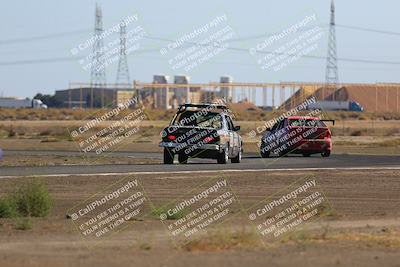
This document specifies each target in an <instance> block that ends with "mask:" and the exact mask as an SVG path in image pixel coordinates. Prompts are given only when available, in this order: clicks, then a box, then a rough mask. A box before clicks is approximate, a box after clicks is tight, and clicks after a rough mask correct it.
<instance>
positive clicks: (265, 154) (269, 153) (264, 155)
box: [260, 149, 271, 159]
mask: <svg viewBox="0 0 400 267" xmlns="http://www.w3.org/2000/svg"><path fill="white" fill-rule="evenodd" d="M260 154H261V157H262V158H264V159H265V158H269V156H270V155H271V151H265V150H264V149H261V150H260Z"/></svg>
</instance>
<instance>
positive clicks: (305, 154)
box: [303, 153, 311, 158]
mask: <svg viewBox="0 0 400 267" xmlns="http://www.w3.org/2000/svg"><path fill="white" fill-rule="evenodd" d="M310 156H311V154H310V153H303V157H305V158H309V157H310Z"/></svg>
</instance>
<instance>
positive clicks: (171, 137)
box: [167, 135, 176, 141]
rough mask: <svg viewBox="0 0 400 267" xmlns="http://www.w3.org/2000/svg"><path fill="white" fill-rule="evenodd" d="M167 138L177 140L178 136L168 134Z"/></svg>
mask: <svg viewBox="0 0 400 267" xmlns="http://www.w3.org/2000/svg"><path fill="white" fill-rule="evenodd" d="M167 139H168V140H169V141H175V140H176V136H175V135H168V136H167Z"/></svg>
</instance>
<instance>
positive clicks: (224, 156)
mask: <svg viewBox="0 0 400 267" xmlns="http://www.w3.org/2000/svg"><path fill="white" fill-rule="evenodd" d="M228 160H229V152H228V148H224V149H223V150H222V152H221V153H219V154H218V157H217V162H218V164H227V163H228Z"/></svg>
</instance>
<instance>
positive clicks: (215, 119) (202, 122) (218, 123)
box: [172, 111, 222, 129]
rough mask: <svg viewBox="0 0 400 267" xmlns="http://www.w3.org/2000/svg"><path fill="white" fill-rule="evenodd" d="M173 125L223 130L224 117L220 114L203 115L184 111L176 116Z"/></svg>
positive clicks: (209, 113)
mask: <svg viewBox="0 0 400 267" xmlns="http://www.w3.org/2000/svg"><path fill="white" fill-rule="evenodd" d="M172 125H178V126H198V127H204V128H214V129H221V128H222V117H221V114H220V113H215V112H208V113H206V114H201V113H200V112H196V111H184V112H181V113H178V114H177V115H176V117H175V119H174V120H173V121H172Z"/></svg>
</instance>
